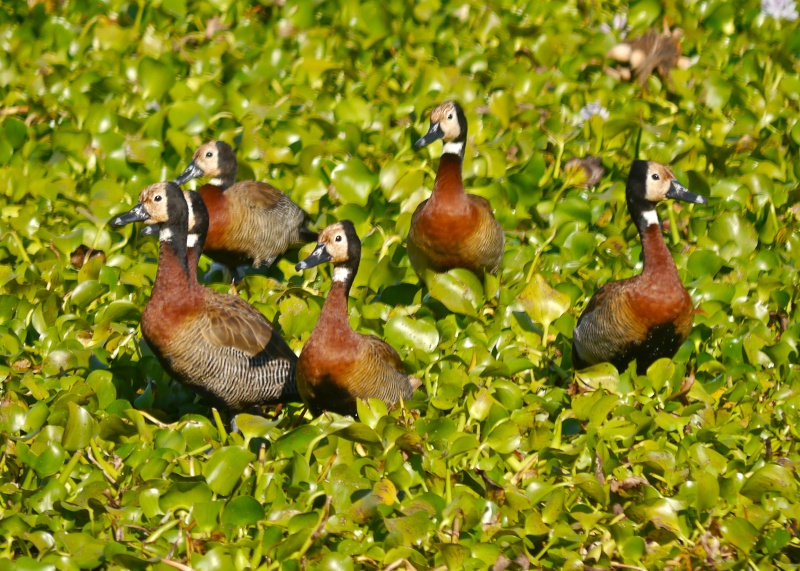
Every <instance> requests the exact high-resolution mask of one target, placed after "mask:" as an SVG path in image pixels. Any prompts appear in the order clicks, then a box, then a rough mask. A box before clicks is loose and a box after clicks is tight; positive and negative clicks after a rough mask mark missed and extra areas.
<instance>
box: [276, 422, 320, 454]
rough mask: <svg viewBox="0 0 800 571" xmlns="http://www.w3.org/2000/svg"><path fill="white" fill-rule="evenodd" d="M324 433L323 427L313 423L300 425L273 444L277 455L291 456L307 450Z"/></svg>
mask: <svg viewBox="0 0 800 571" xmlns="http://www.w3.org/2000/svg"><path fill="white" fill-rule="evenodd" d="M322 434H323V430H322V428H320V427H319V426H316V425H312V424H305V425H302V426H298V427H297V428H295V429H294V430H291V431H289V432H287V433H286V434H284V435H283V436H281V437H280V438H279V439H278V440H276V441H275V444H273V445H272V450H273V451H274V454H275V455H276V456H277V457H279V458H280V457H291V456H292V455H293V454H294V453H295V452H305V451H306V450H307V449H308V447H309V446H310V445H311V443H312V442H313V441H314V440H316V439H317V438H319V436H321V435H322Z"/></svg>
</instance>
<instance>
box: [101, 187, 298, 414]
mask: <svg viewBox="0 0 800 571" xmlns="http://www.w3.org/2000/svg"><path fill="white" fill-rule="evenodd" d="M190 194H191V195H194V196H191V195H190V197H189V198H190V200H189V202H187V200H186V199H185V198H184V193H183V192H182V191H181V189H180V187H179V186H178V185H177V184H175V183H172V182H161V183H157V184H153V185H150V186H148V187H147V188H145V189H144V190H143V191H142V192H141V194H140V195H139V203H138V204H137V205H136V206H134V207H133V209H131V210H130V211H129V212H127V213H125V214H122V215H120V216H118V217H116V218H115V219H114V220H112V221H111V224H112V225H113V226H122V225H124V224H129V223H131V222H138V221H144V222H146V223H147V224H158V225H159V241H160V252H159V257H158V272H157V273H156V281H155V284H154V285H153V293H152V295H151V296H150V301H149V302H148V303H147V306H146V307H145V310H144V312H143V314H142V335H143V336H144V338H145V339H146V340H147V343H148V345H149V346H150V348H151V349H152V350H153V353H154V354H155V355H156V357H157V358H158V360H159V362H160V363H161V365H162V366H163V367H164V369H165V370H166V371H167V372H168V373H169V374H170V375H171V376H172V377H174V378H176V379H178V380H180V381H181V382H183V383H185V384H186V385H189V386H190V387H192V388H194V389H196V390H198V391H199V392H201V393H203V394H205V395H206V396H209V397H211V398H212V399H213V400H214V401H216V402H217V403H219V404H222V405H224V406H226V407H228V408H230V409H232V410H234V411H240V410H244V409H246V408H248V407H250V406H253V405H260V404H275V403H281V402H293V401H297V400H299V394H298V392H297V384H296V381H295V367H296V364H297V356H296V355H295V354H294V352H293V351H292V350H291V349H290V348H289V346H288V345H287V344H286V342H285V341H284V340H283V339H281V337H280V335H278V332H277V331H275V329H274V328H273V326H272V324H271V323H270V322H269V321H268V320H267V319H266V318H265V317H264V316H263V315H262V314H261V313H260V312H259V311H258V310H257V309H256V308H255V307H253V306H252V305H250V304H249V303H247V302H246V301H244V300H243V299H241V298H239V297H237V296H235V295H228V294H221V293H218V292H216V291H214V290H211V289H208V288H205V287H203V286H201V285H200V284H199V283H198V282H197V277H196V272H197V267H196V263H197V258H198V257H199V252H200V251H201V250H202V248H203V242H204V239H205V235H206V231H207V228H208V213H207V211H206V210H205V206H204V204H203V201H202V200H201V199H199V196H198V195H196V194H194V193H190ZM190 224H192V231H191V232H190ZM192 265H194V267H192Z"/></svg>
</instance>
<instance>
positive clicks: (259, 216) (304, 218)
mask: <svg viewBox="0 0 800 571" xmlns="http://www.w3.org/2000/svg"><path fill="white" fill-rule="evenodd" d="M238 168H239V166H238V163H237V161H236V155H235V154H234V152H233V149H232V148H231V146H230V145H228V144H227V143H225V142H223V141H210V142H208V143H205V144H203V145H201V146H200V148H198V149H197V151H196V152H195V153H194V156H193V157H192V161H191V162H190V163H189V166H187V167H186V169H185V170H184V171H183V172H182V173H181V174H180V175H178V176H177V177H176V178H175V179H174V182H175V183H176V184H178V185H183V184H186V183H187V182H189V181H190V180H192V179H194V178H198V177H210V180H209V181H208V184H205V185H203V186H201V187H200V189H199V190H198V192H199V193H200V196H202V197H203V202H204V203H205V205H206V208H207V210H208V213H209V226H208V235H207V236H206V243H205V246H204V250H203V253H205V254H206V255H207V256H208V257H209V258H211V259H212V260H214V261H215V262H218V263H220V264H222V265H224V266H227V267H228V268H229V269H230V270H232V271H234V270H235V269H236V268H238V267H240V266H252V267H254V268H261V267H269V266H271V265H272V263H273V262H274V261H275V260H276V259H277V258H278V256H280V255H282V254H283V253H285V252H286V250H287V249H288V248H289V247H290V246H291V245H292V244H297V243H306V242H315V241H316V240H317V233H316V232H313V231H312V230H309V229H308V227H307V226H308V224H309V215H308V213H307V212H306V211H304V210H303V209H302V208H300V207H299V206H298V205H297V204H295V203H294V202H292V200H291V199H290V198H289V197H288V196H286V195H285V194H284V193H283V192H281V191H280V190H278V189H277V188H275V187H274V186H272V185H270V184H267V183H265V182H258V181H254V180H245V181H240V182H236V174H237V171H238Z"/></svg>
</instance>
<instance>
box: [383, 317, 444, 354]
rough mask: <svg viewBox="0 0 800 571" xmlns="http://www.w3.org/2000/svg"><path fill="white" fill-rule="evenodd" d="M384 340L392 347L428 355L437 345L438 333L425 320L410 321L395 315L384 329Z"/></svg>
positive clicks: (433, 326) (410, 319)
mask: <svg viewBox="0 0 800 571" xmlns="http://www.w3.org/2000/svg"><path fill="white" fill-rule="evenodd" d="M384 334H385V336H386V340H387V341H388V342H389V343H390V344H391V345H393V346H395V347H398V346H403V347H410V348H412V349H416V350H417V351H422V352H424V353H430V352H432V351H434V350H435V349H436V347H438V345H439V331H438V330H437V329H436V325H435V324H434V323H431V322H430V321H428V320H426V319H412V318H411V317H407V316H405V315H395V316H394V317H392V318H391V319H390V320H389V321H388V322H386V326H385V328H384Z"/></svg>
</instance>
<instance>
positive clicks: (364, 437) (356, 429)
mask: <svg viewBox="0 0 800 571" xmlns="http://www.w3.org/2000/svg"><path fill="white" fill-rule="evenodd" d="M333 434H335V435H336V436H339V437H340V438H344V439H345V440H350V441H351V442H360V443H361V444H380V443H381V439H380V437H379V436H378V435H377V433H376V432H375V431H374V430H372V429H371V428H370V427H369V426H367V425H366V424H361V423H360V422H352V423H350V424H348V425H347V426H345V427H344V428H340V429H339V430H337V431H335V432H334V433H333Z"/></svg>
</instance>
